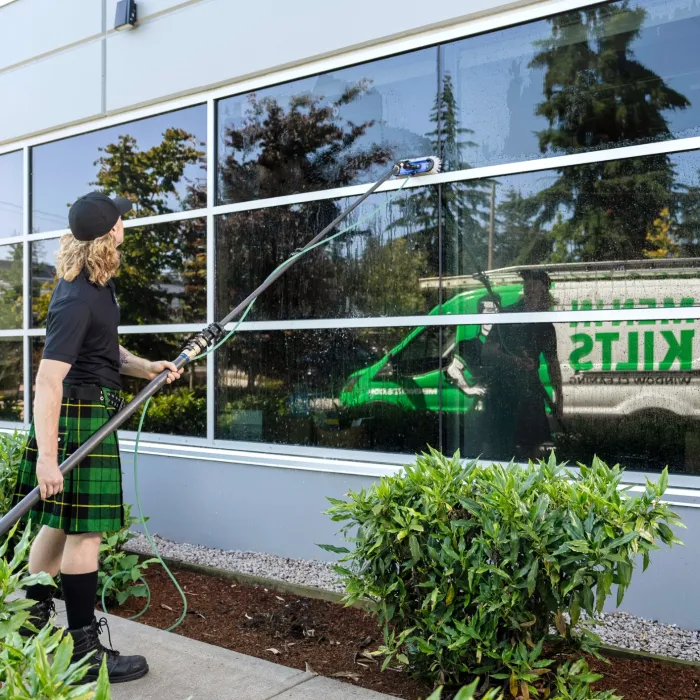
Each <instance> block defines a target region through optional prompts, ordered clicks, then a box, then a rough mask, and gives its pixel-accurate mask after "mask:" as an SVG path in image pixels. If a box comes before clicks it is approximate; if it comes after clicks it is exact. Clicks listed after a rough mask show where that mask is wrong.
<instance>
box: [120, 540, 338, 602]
mask: <svg viewBox="0 0 700 700" xmlns="http://www.w3.org/2000/svg"><path fill="white" fill-rule="evenodd" d="M153 540H154V541H155V543H156V547H158V551H159V552H160V554H161V556H163V557H167V558H170V559H179V560H180V561H186V562H188V563H190V564H200V565H204V566H213V567H214V568H216V569H224V570H225V571H238V572H239V573H242V574H252V575H254V576H264V577H266V578H271V579H276V580H278V581H286V582H288V583H294V584H298V585H302V586H311V587H313V588H321V589H324V590H327V591H335V592H337V593H342V592H343V591H344V588H343V584H342V583H341V582H340V578H339V577H338V575H337V574H336V573H335V572H334V571H333V567H332V565H331V564H328V563H327V562H322V561H313V560H306V559H288V558H286V557H278V556H277V555H275V554H262V553H259V552H234V551H231V552H226V551H224V550H222V549H211V548H210V547H203V546H202V545H198V544H180V543H178V542H173V541H171V540H166V539H165V538H163V537H159V536H158V535H155V536H154V537H153ZM126 549H128V550H130V551H132V552H138V553H139V554H146V555H152V553H153V552H152V550H151V546H150V545H149V544H148V540H147V539H146V537H145V535H141V534H139V535H137V536H136V537H135V538H134V539H133V540H131V541H129V543H128V544H127V546H126Z"/></svg>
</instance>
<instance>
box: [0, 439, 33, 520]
mask: <svg viewBox="0 0 700 700" xmlns="http://www.w3.org/2000/svg"><path fill="white" fill-rule="evenodd" d="M26 442H27V436H26V435H25V434H24V433H20V432H19V431H18V430H15V431H14V433H0V514H2V515H4V514H5V513H7V511H8V510H10V507H11V506H12V496H13V494H14V492H15V486H16V485H17V472H18V471H19V463H20V461H21V460H22V453H23V452H24V446H25V444H26Z"/></svg>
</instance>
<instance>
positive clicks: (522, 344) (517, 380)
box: [486, 300, 557, 389]
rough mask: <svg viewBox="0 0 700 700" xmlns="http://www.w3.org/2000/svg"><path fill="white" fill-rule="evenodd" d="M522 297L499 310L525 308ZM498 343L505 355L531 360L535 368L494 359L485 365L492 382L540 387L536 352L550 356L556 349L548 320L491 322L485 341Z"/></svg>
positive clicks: (511, 310) (552, 326) (538, 361)
mask: <svg viewBox="0 0 700 700" xmlns="http://www.w3.org/2000/svg"><path fill="white" fill-rule="evenodd" d="M525 310H526V309H525V306H524V303H523V301H522V300H520V301H518V302H516V303H515V304H513V305H512V306H508V307H506V308H504V309H503V312H504V313H505V312H509V313H510V312H518V311H521V312H522V311H525ZM486 343H487V344H496V345H499V346H500V348H501V351H502V352H503V353H505V354H506V355H512V356H515V357H518V358H528V359H531V360H534V362H535V368H534V369H533V370H532V371H530V372H528V371H527V370H524V369H522V368H521V367H517V366H515V365H513V364H511V363H509V362H507V361H497V362H496V364H495V365H492V366H491V367H489V369H490V370H491V372H490V374H491V377H492V379H493V381H494V382H495V383H508V384H509V386H511V387H512V388H513V389H516V388H517V387H518V386H519V385H522V386H525V387H530V388H532V386H533V385H534V386H541V382H540V380H539V369H540V355H541V354H543V353H544V355H545V357H547V356H549V357H551V356H553V355H554V354H555V353H556V350H557V334H556V330H555V329H554V324H552V323H522V324H515V323H505V324H500V325H494V327H493V328H492V329H491V332H490V333H489V336H488V338H487V340H486Z"/></svg>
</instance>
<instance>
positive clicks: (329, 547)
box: [316, 544, 350, 554]
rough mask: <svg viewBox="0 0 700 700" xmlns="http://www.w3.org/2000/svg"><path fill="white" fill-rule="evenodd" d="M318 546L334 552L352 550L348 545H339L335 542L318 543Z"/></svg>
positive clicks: (342, 552) (346, 552)
mask: <svg viewBox="0 0 700 700" xmlns="http://www.w3.org/2000/svg"><path fill="white" fill-rule="evenodd" d="M316 546H317V547H320V548H321V549H323V550H325V551H326V552H333V553H334V554H350V550H349V549H348V548H347V547H337V546H336V545H334V544H317V545H316Z"/></svg>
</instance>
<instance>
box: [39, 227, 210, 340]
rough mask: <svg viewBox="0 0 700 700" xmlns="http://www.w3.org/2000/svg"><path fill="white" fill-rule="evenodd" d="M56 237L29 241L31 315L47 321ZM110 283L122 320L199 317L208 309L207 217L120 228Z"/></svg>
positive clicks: (42, 323)
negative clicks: (118, 253)
mask: <svg viewBox="0 0 700 700" xmlns="http://www.w3.org/2000/svg"><path fill="white" fill-rule="evenodd" d="M59 245H60V239H58V238H51V239H49V240H45V241H35V242H33V243H31V252H32V311H33V313H32V317H33V324H34V325H35V326H38V327H43V326H45V325H46V315H47V313H48V307H49V300H50V298H51V292H52V291H53V288H54V286H55V285H56V279H55V272H56V267H55V262H56V254H57V253H58V248H59ZM120 250H121V252H122V263H121V267H120V270H119V274H118V275H117V277H116V278H115V285H116V289H117V295H118V299H119V304H120V306H121V324H122V325H141V324H162V323H198V322H200V321H201V322H204V321H205V320H206V315H207V311H206V309H207V289H206V284H207V272H206V266H207V261H206V253H207V226H206V219H191V220H187V221H175V222H171V223H164V224H156V225H154V226H144V227H141V226H138V227H136V228H128V229H126V231H125V240H124V244H123V245H122V247H121V248H120Z"/></svg>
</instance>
